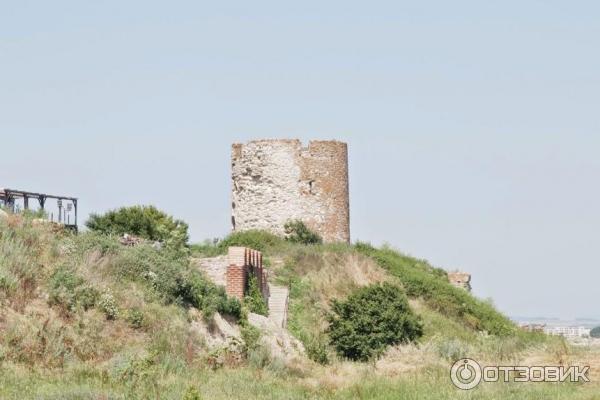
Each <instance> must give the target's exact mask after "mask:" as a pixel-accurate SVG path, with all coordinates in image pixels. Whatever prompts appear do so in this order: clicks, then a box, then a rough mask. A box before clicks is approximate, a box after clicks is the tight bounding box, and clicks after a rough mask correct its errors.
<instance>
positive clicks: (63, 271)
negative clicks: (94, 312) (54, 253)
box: [48, 266, 99, 311]
mask: <svg viewBox="0 0 600 400" xmlns="http://www.w3.org/2000/svg"><path fill="white" fill-rule="evenodd" d="M49 292H50V293H49V297H48V303H49V304H50V305H58V306H61V307H62V308H63V310H64V311H73V310H74V309H76V308H77V307H81V308H83V309H84V310H88V309H90V308H92V307H94V306H95V305H96V303H97V301H98V298H99V293H98V291H97V290H96V289H95V288H93V287H92V286H90V285H89V284H86V283H85V281H84V279H83V278H81V277H79V276H78V275H77V274H76V273H75V272H74V271H73V270H71V269H69V268H67V267H64V266H63V267H59V268H58V269H57V270H56V271H54V273H53V274H52V276H51V277H50V291H49Z"/></svg>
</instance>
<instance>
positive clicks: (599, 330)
mask: <svg viewBox="0 0 600 400" xmlns="http://www.w3.org/2000/svg"><path fill="white" fill-rule="evenodd" d="M590 337H593V338H600V326H597V327H595V328H594V329H592V330H591V331H590Z"/></svg>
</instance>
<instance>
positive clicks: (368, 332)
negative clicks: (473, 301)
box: [328, 283, 423, 361]
mask: <svg viewBox="0 0 600 400" xmlns="http://www.w3.org/2000/svg"><path fill="white" fill-rule="evenodd" d="M328 319H329V328H328V333H329V337H330V340H331V344H332V345H333V347H334V348H335V349H336V351H337V352H338V354H339V355H341V356H343V357H346V358H349V359H351V360H358V361H367V360H369V359H371V358H373V357H377V356H379V355H381V354H382V353H383V352H384V351H385V349H386V348H387V347H388V346H391V345H395V344H399V343H406V342H410V341H413V340H415V339H417V338H418V337H420V336H421V335H422V334H423V327H422V324H421V321H420V319H419V318H418V317H417V316H416V315H415V314H414V313H413V312H412V310H411V309H410V307H409V305H408V301H407V299H406V296H405V295H404V293H403V291H402V289H401V288H399V287H397V286H394V285H391V284H389V283H384V284H382V285H379V284H378V285H371V286H367V287H364V288H361V289H358V290H356V291H355V292H354V293H353V294H351V295H350V296H349V297H348V298H347V299H346V300H344V301H337V300H334V301H333V304H332V313H331V314H330V315H329V318H328Z"/></svg>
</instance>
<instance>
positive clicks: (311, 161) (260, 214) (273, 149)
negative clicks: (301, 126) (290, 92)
mask: <svg viewBox="0 0 600 400" xmlns="http://www.w3.org/2000/svg"><path fill="white" fill-rule="evenodd" d="M231 164H232V183H233V188H232V225H233V230H234V231H241V230H248V229H266V230H269V231H271V232H273V233H276V234H279V235H283V234H284V228H283V225H284V224H285V223H286V222H287V221H288V220H294V219H299V220H302V221H303V222H304V223H305V224H306V225H307V226H308V227H309V228H310V229H312V230H314V231H316V232H317V233H319V234H320V235H321V236H322V237H323V240H324V241H326V242H349V241H350V208H349V195H348V148H347V145H346V143H342V142H338V141H311V142H310V143H309V145H308V147H303V146H302V143H301V142H300V141H299V140H295V139H293V140H255V141H251V142H248V143H246V144H234V145H233V146H232V156H231Z"/></svg>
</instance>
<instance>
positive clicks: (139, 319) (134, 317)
mask: <svg viewBox="0 0 600 400" xmlns="http://www.w3.org/2000/svg"><path fill="white" fill-rule="evenodd" d="M125 320H126V321H127V322H129V325H131V326H132V327H133V328H135V329H139V328H141V327H142V326H143V325H144V313H143V312H142V311H141V310H140V309H139V308H132V309H130V310H127V313H126V314H125Z"/></svg>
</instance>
